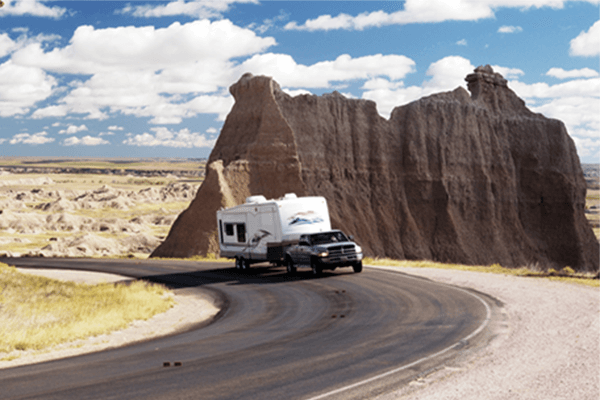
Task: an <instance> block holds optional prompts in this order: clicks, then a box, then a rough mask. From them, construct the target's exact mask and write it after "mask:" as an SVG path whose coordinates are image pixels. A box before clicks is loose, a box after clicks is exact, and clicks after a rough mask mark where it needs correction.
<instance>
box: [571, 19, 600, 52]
mask: <svg viewBox="0 0 600 400" xmlns="http://www.w3.org/2000/svg"><path fill="white" fill-rule="evenodd" d="M570 53H571V55H573V56H583V57H594V56H599V55H600V21H596V22H595V23H594V25H592V26H591V28H590V29H588V31H587V32H581V33H580V34H579V36H577V37H576V38H575V39H573V40H571V49H570Z"/></svg>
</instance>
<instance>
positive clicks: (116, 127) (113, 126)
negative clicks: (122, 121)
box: [108, 125, 123, 131]
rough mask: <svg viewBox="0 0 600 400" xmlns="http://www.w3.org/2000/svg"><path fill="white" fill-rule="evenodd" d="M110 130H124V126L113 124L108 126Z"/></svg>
mask: <svg viewBox="0 0 600 400" xmlns="http://www.w3.org/2000/svg"><path fill="white" fill-rule="evenodd" d="M108 130H109V131H122V130H123V127H122V126H117V125H111V126H109V127H108Z"/></svg>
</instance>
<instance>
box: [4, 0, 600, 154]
mask: <svg viewBox="0 0 600 400" xmlns="http://www.w3.org/2000/svg"><path fill="white" fill-rule="evenodd" d="M2 2H3V3H4V4H3V6H2V7H1V8H0V156H85V157H195V158H203V157H208V155H209V154H210V151H211V149H212V147H213V146H214V143H215V140H216V138H217V137H218V134H219V131H220V129H221V127H222V125H223V122H224V119H225V117H226V115H227V113H228V112H229V110H230V109H231V106H232V105H233V99H232V97H231V96H230V95H229V92H228V88H229V86H230V85H232V84H233V83H235V82H236V81H237V80H238V79H239V78H240V77H241V76H242V75H243V74H244V73H245V72H251V73H253V74H255V75H268V76H272V77H273V78H274V79H275V80H276V81H277V82H278V83H279V84H280V86H281V87H282V88H283V89H284V90H285V91H287V92H288V93H290V94H292V95H295V94H299V93H307V92H310V93H314V94H322V93H327V92H332V91H334V90H337V91H339V92H340V93H342V94H344V95H345V96H347V97H352V98H366V99H371V100H374V101H375V102H376V103H377V107H378V111H379V113H380V114H381V115H382V116H384V117H386V118H387V117H388V116H389V114H390V113H391V111H392V109H393V108H394V107H395V106H399V105H403V104H406V103H408V102H410V101H413V100H416V99H418V98H420V97H423V96H426V95H429V94H432V93H436V92H441V91H447V90H453V89H455V88H456V87H457V86H464V87H466V84H465V82H464V77H465V76H466V75H467V74H468V73H470V72H471V71H472V70H473V69H474V68H475V67H477V66H479V65H485V64H490V65H492V66H493V67H494V69H495V70H496V71H497V72H500V73H501V74H502V75H504V77H505V78H507V79H508V81H509V87H510V88H511V89H512V90H514V91H515V92H516V93H517V94H518V95H519V96H520V97H521V98H523V99H524V100H525V101H526V103H527V106H528V107H529V108H530V109H532V110H533V111H535V112H539V113H542V114H544V115H545V116H547V117H550V118H557V119H560V120H562V121H563V122H564V123H565V124H566V126H567V129H568V131H569V134H570V135H571V136H572V137H573V139H574V140H575V143H576V146H577V151H578V154H579V157H580V159H581V161H582V162H587V163H598V162H600V73H599V61H600V21H599V20H600V0H573V1H569V0H407V1H388V2H379V1H259V0H240V1H237V0H222V1H186V0H179V1H173V2H169V1H128V2H121V1H42V0H2Z"/></svg>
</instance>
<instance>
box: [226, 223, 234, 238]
mask: <svg viewBox="0 0 600 400" xmlns="http://www.w3.org/2000/svg"><path fill="white" fill-rule="evenodd" d="M225 234H226V235H227V236H233V224H225Z"/></svg>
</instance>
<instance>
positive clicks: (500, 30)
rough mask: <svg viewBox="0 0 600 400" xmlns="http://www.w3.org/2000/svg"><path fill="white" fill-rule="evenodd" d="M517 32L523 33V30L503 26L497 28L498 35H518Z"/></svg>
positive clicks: (516, 27) (517, 27)
mask: <svg viewBox="0 0 600 400" xmlns="http://www.w3.org/2000/svg"><path fill="white" fill-rule="evenodd" d="M519 32H523V28H521V27H520V26H509V25H504V26H501V27H500V28H498V33H519Z"/></svg>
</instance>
